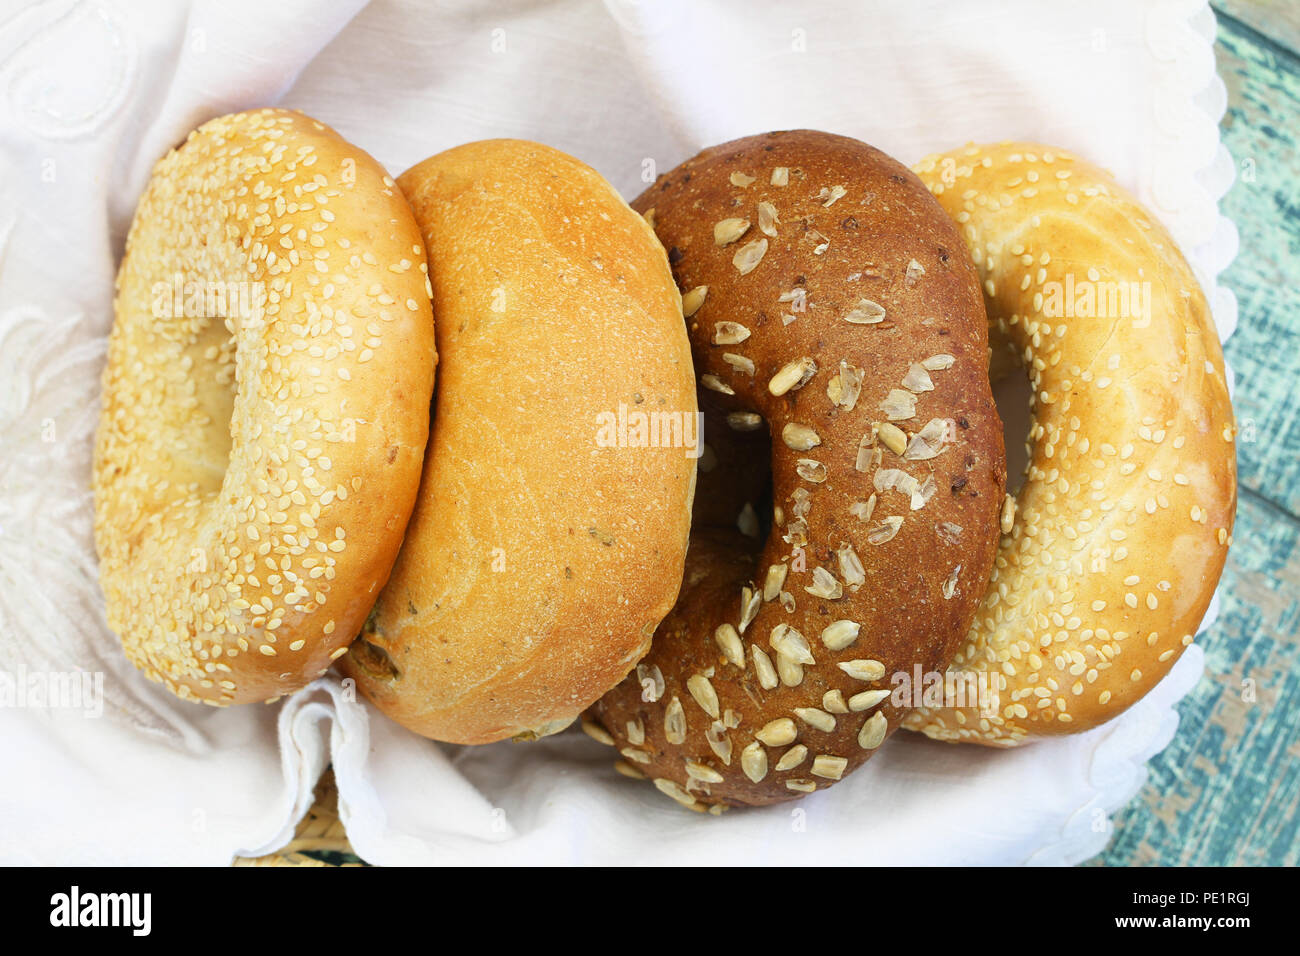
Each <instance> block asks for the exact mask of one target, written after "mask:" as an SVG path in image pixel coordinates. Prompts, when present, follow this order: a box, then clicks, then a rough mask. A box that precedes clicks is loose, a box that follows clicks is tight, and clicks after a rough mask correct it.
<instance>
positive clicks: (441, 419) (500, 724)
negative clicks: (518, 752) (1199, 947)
mask: <svg viewBox="0 0 1300 956" xmlns="http://www.w3.org/2000/svg"><path fill="white" fill-rule="evenodd" d="M399 182H400V184H401V186H402V189H403V191H404V192H405V193H406V195H407V196H409V197H410V200H411V204H412V207H413V209H414V210H415V215H416V218H417V220H418V221H419V223H420V226H421V228H422V230H423V232H424V237H425V241H426V243H427V246H428V250H429V259H430V262H431V263H433V268H432V280H433V301H434V311H435V313H436V314H437V315H438V333H437V334H438V352H439V356H440V359H441V367H440V369H439V386H438V393H437V397H436V402H435V405H436V408H435V413H434V423H433V431H432V434H431V436H430V440H429V449H428V453H427V456H426V461H425V469H424V479H423V483H422V485H421V487H420V496H419V502H418V504H417V506H416V510H415V515H414V517H413V518H412V520H411V527H410V530H409V531H408V533H407V537H406V544H405V545H404V547H403V549H402V554H401V557H400V558H399V559H398V563H397V566H396V567H395V569H394V571H393V577H392V580H391V581H390V582H389V584H388V587H387V588H386V589H385V591H384V593H383V594H382V595H381V597H380V599H379V603H378V604H377V605H376V607H375V613H374V614H373V615H372V616H371V618H370V620H369V621H367V623H366V626H365V631H364V633H363V634H362V635H361V637H360V639H359V640H358V641H357V642H356V643H355V644H354V645H353V646H352V648H351V651H350V653H349V654H348V655H347V656H346V657H344V658H343V660H342V661H341V662H340V663H341V666H342V668H343V670H344V671H345V673H347V674H348V675H349V676H351V677H353V678H355V679H356V681H357V683H358V685H359V686H360V688H361V689H362V691H363V692H364V693H365V694H366V696H368V697H369V698H370V700H372V701H373V702H374V703H375V704H376V705H377V706H378V707H379V708H380V709H381V710H382V711H383V712H384V713H386V714H387V715H388V716H390V717H392V718H393V719H394V720H397V721H398V722H399V723H401V724H403V725H404V726H406V727H408V728H410V729H411V730H414V731H416V732H417V733H420V734H423V735H425V736H428V737H432V738H434V739H437V740H445V741H452V742H456V743H467V744H476V743H487V742H490V741H494V740H500V739H502V738H505V737H514V738H533V737H539V736H543V735H546V734H550V733H554V732H556V731H558V730H561V729H563V728H564V727H566V726H567V725H568V724H570V723H572V721H573V720H574V719H575V718H576V717H577V716H578V714H579V713H581V711H582V710H583V708H585V707H586V706H587V705H589V704H590V703H591V702H592V701H594V700H595V699H596V698H598V697H599V696H600V695H601V694H603V693H604V692H605V691H607V690H608V689H609V688H610V687H612V686H613V685H614V684H616V683H618V681H619V680H620V679H622V677H623V675H624V674H626V673H627V672H628V670H629V668H631V667H632V665H633V664H635V663H636V661H637V660H638V659H639V658H640V657H641V656H642V655H643V654H644V653H645V651H646V648H647V647H648V646H649V643H650V637H651V635H652V634H653V633H654V629H655V627H656V626H657V625H658V624H659V622H660V620H661V619H662V618H663V616H664V615H665V614H667V613H668V611H669V609H671V607H672V606H673V602H674V601H675V600H676V597H677V591H678V588H679V586H680V584H681V577H682V567H683V564H684V562H685V555H686V541H687V536H688V534H689V531H690V508H691V497H692V494H693V492H694V484H695V462H696V459H695V457H694V455H695V454H698V438H699V432H698V429H699V426H698V423H697V420H696V414H697V408H696V401H695V378H694V372H693V369H692V366H691V358H690V348H689V346H688V344H687V341H686V334H685V329H684V328H683V325H682V313H681V299H680V296H679V295H678V293H677V289H676V286H674V284H673V280H672V275H671V274H670V272H669V269H668V262H667V259H666V257H665V255H664V250H663V248H662V247H661V246H660V245H659V243H658V241H657V240H656V239H655V237H654V233H653V232H652V231H651V230H650V228H649V227H648V226H647V225H646V224H645V222H644V221H643V220H642V219H641V217H640V216H638V215H637V214H636V213H634V212H633V211H632V210H631V209H629V208H628V206H627V203H625V202H624V201H623V200H622V198H621V197H620V196H619V195H618V193H617V192H615V191H614V189H613V187H612V186H610V185H609V184H608V183H607V182H605V180H604V179H603V178H601V176H600V175H599V174H598V173H597V172H596V171H595V170H593V169H591V168H590V167H588V166H586V165H584V164H583V163H581V162H579V161H578V160H576V159H574V158H573V157H571V156H567V155H565V154H564V153H561V152H559V151H558V150H554V149H551V148H549V147H547V146H542V145H540V144H538V143H529V142H522V141H518V140H490V141H486V142H479V143H470V144H468V145H464V146H459V147H457V148H455V149H451V150H448V151H447V152H444V153H441V154H439V155H437V156H435V157H433V158H431V159H428V160H425V161H424V162H422V163H420V164H419V165H417V166H415V167H414V168H413V169H411V170H408V171H407V172H406V173H405V174H403V175H402V176H401V177H400V178H399ZM650 416H654V417H653V418H651V417H650ZM674 428H676V431H675V432H674ZM691 446H694V447H691Z"/></svg>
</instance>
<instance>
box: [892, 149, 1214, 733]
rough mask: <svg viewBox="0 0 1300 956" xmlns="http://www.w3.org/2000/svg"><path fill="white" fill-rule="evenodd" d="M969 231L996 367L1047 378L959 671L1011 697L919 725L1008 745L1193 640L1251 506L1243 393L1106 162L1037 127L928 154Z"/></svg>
mask: <svg viewBox="0 0 1300 956" xmlns="http://www.w3.org/2000/svg"><path fill="white" fill-rule="evenodd" d="M917 171H918V172H919V174H920V175H921V178H922V179H923V180H924V181H925V182H926V183H927V185H929V187H930V189H931V190H932V191H933V192H934V194H935V196H936V197H937V198H938V199H939V201H940V202H941V203H942V204H943V206H944V208H945V209H947V210H948V212H949V213H950V214H951V215H952V216H953V217H954V219H956V220H957V222H958V223H959V224H960V225H961V228H962V230H963V231H964V233H965V238H966V241H967V243H968V244H969V246H970V250H971V253H972V256H973V258H974V260H975V263H976V265H977V266H978V267H979V270H980V275H981V279H982V280H983V284H984V291H985V302H986V304H987V306H988V313H989V319H990V323H991V327H990V338H991V340H992V341H993V344H994V349H995V360H994V363H993V364H994V367H995V369H996V368H999V367H1001V368H1007V367H1009V366H1012V365H1015V364H1019V365H1022V366H1023V369H1024V371H1026V372H1027V373H1028V376H1029V380H1030V384H1031V385H1032V389H1033V395H1032V398H1031V409H1030V414H1031V425H1030V429H1029V434H1028V436H1027V439H1026V442H1027V450H1028V456H1029V457H1028V464H1027V466H1026V470H1025V474H1024V482H1023V484H1022V485H1021V486H1020V489H1019V491H1017V492H1016V493H1015V496H1014V499H1009V500H1008V506H1007V508H1006V510H1005V512H1004V515H1003V526H1002V530H1003V532H1004V534H1003V537H1002V542H1001V545H1000V547H999V550H998V556H997V563H996V566H995V568H994V571H993V577H992V581H991V584H990V586H989V590H988V593H987V595H986V596H985V598H984V602H983V604H982V606H981V608H980V611H979V614H978V616H977V618H976V621H975V626H974V627H973V628H972V629H971V632H970V635H969V638H968V639H967V641H966V644H965V646H964V647H963V648H962V649H961V650H960V651H959V652H958V654H957V657H956V658H955V659H954V662H953V664H952V668H953V670H960V671H965V672H973V673H975V674H977V675H981V674H982V675H989V676H991V677H992V678H993V679H994V680H995V681H996V682H997V686H996V688H995V689H996V692H997V707H996V708H993V709H986V711H985V712H980V711H977V710H974V709H971V708H951V709H946V710H940V709H922V710H918V711H916V712H915V713H913V714H912V715H910V716H909V717H908V718H907V721H906V726H907V727H908V728H909V729H913V730H920V731H923V732H924V733H926V734H927V735H929V736H931V737H935V738H939V739H943V740H958V741H971V742H974V743H981V744H992V745H999V746H1011V745H1014V744H1018V743H1022V742H1024V741H1026V740H1031V739H1034V738H1039V737H1046V736H1052V735H1056V734H1066V733H1077V732H1079V731H1083V730H1087V729H1088V728H1090V727H1094V726H1096V725H1097V724H1099V723H1101V722H1102V721H1105V720H1107V719H1109V718H1111V717H1113V716H1115V715H1116V714H1118V713H1120V712H1121V711H1123V710H1124V709H1125V708H1127V707H1129V706H1130V705H1131V704H1133V703H1134V702H1135V701H1137V700H1138V699H1139V698H1141V697H1142V695H1144V694H1145V693H1146V692H1147V691H1149V690H1150V689H1151V688H1152V687H1153V686H1154V685H1155V684H1156V682H1157V681H1159V680H1160V678H1161V677H1163V676H1164V675H1165V673H1167V672H1168V670H1169V669H1170V667H1172V666H1173V664H1174V661H1176V660H1177V659H1178V656H1179V655H1180V654H1181V653H1182V651H1183V648H1184V647H1186V646H1187V645H1188V644H1190V643H1191V642H1192V637H1193V635H1194V634H1195V633H1196V629H1197V625H1198V624H1199V623H1200V620H1201V617H1202V616H1203V615H1204V613H1205V609H1206V607H1207V606H1208V604H1209V602H1210V598H1211V596H1212V594H1213V592H1214V587H1215V584H1216V582H1217V581H1218V579H1219V574H1220V572H1221V571H1222V570H1223V564H1224V560H1225V558H1226V556H1227V549H1228V542H1229V540H1230V538H1231V535H1232V522H1233V515H1234V512H1235V508H1236V457H1235V448H1234V444H1233V440H1234V431H1235V427H1234V423H1233V415H1232V406H1231V405H1230V404H1229V401H1228V390H1227V385H1226V381H1225V378H1224V369H1223V353H1222V350H1221V347H1220V344H1219V340H1218V336H1217V335H1216V332H1215V329H1214V325H1213V322H1212V321H1211V317H1210V312H1209V308H1208V306H1207V304H1206V301H1205V297H1204V295H1203V294H1202V293H1201V290H1200V287H1199V286H1198V285H1197V282H1196V279H1195V277H1194V276H1193V275H1192V271H1191V269H1190V268H1189V267H1188V265H1187V262H1186V261H1185V260H1184V259H1183V257H1182V255H1181V254H1180V253H1179V251H1178V248H1177V246H1176V245H1175V244H1174V241H1173V239H1172V237H1171V236H1170V235H1169V233H1168V232H1167V231H1166V230H1165V229H1164V228H1163V227H1162V226H1161V225H1160V223H1159V222H1158V221H1157V220H1156V218H1155V217H1154V216H1153V215H1151V214H1150V213H1149V212H1148V211H1147V210H1146V209H1144V208H1143V207H1142V206H1141V205H1140V204H1139V203H1138V202H1137V200H1136V199H1134V198H1133V197H1132V196H1131V195H1129V194H1128V193H1127V192H1125V191H1124V190H1123V189H1122V188H1120V186H1119V185H1118V184H1116V182H1115V181H1114V179H1112V178H1111V177H1110V176H1109V175H1108V174H1106V173H1104V172H1103V171H1101V170H1100V169H1098V168H1097V167H1095V166H1092V165H1090V164H1089V163H1086V162H1084V161H1082V160H1080V159H1077V158H1075V157H1074V156H1071V155H1069V154H1068V153H1065V152H1063V151H1061V150H1057V149H1052V148H1050V147H1047V146H1040V145H1035V144H1031V143H1003V144H1000V145H997V146H970V147H966V148H964V149H958V150H954V151H952V152H951V153H946V154H942V155H938V156H932V157H930V158H928V159H926V160H924V161H923V162H922V163H920V164H919V166H918V167H917Z"/></svg>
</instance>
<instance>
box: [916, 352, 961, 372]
mask: <svg viewBox="0 0 1300 956" xmlns="http://www.w3.org/2000/svg"><path fill="white" fill-rule="evenodd" d="M955 361H957V360H956V359H955V358H953V357H952V356H951V355H949V354H948V353H947V352H940V353H939V354H938V355H931V356H930V357H929V358H927V359H922V360H921V368H923V369H925V370H926V371H927V372H942V371H943V370H944V369H949V368H952V364H953V362H955Z"/></svg>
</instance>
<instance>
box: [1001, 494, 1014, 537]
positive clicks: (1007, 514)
mask: <svg viewBox="0 0 1300 956" xmlns="http://www.w3.org/2000/svg"><path fill="white" fill-rule="evenodd" d="M1001 522H1002V533H1003V534H1010V533H1011V529H1012V527H1014V526H1015V523H1016V499H1015V498H1014V497H1012V496H1011V495H1007V496H1006V497H1005V498H1003V499H1002V516H1001Z"/></svg>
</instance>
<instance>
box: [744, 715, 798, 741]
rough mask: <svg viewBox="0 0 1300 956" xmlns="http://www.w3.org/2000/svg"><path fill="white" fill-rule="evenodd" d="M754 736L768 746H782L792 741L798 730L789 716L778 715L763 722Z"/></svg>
mask: <svg viewBox="0 0 1300 956" xmlns="http://www.w3.org/2000/svg"><path fill="white" fill-rule="evenodd" d="M754 736H755V737H756V738H758V739H759V740H760V741H762V742H763V743H765V744H767V746H769V747H784V746H785V745H786V744H792V743H794V739H795V737H797V736H799V731H798V730H797V729H796V728H795V726H794V721H793V720H791V719H790V718H789V717H778V718H777V719H776V720H770V721H768V722H767V723H766V724H764V725H763V726H762V728H761V729H759V731H758V732H757V733H756V734H754Z"/></svg>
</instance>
